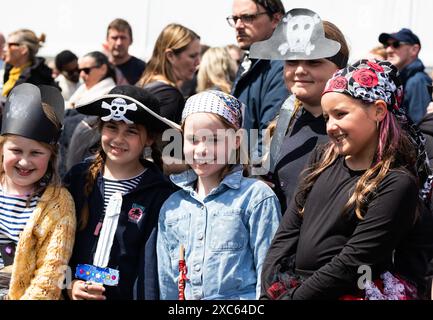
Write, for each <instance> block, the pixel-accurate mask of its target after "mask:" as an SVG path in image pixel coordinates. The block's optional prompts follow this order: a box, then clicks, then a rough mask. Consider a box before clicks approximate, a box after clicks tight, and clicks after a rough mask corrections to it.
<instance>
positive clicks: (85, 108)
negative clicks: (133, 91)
mask: <svg viewBox="0 0 433 320" xmlns="http://www.w3.org/2000/svg"><path fill="white" fill-rule="evenodd" d="M116 98H122V99H124V100H125V101H126V102H127V103H128V104H135V105H136V106H137V110H134V111H130V110H127V111H126V112H125V117H126V118H127V119H128V120H130V121H132V122H134V123H140V124H143V125H145V126H148V127H150V128H152V129H153V130H156V131H158V132H162V131H164V130H165V129H169V128H173V129H176V130H179V131H180V130H181V127H180V125H178V124H177V123H175V122H173V121H171V120H169V119H167V118H165V117H162V116H160V115H159V114H158V113H156V112H155V111H153V110H151V109H150V108H149V107H147V106H145V105H144V104H142V103H141V102H140V101H138V100H136V99H134V98H131V97H129V96H125V95H122V94H106V95H103V96H101V97H99V98H97V99H94V100H91V101H89V102H87V103H85V104H82V105H77V106H76V107H75V109H76V110H77V111H78V112H79V113H82V114H85V115H89V116H98V117H101V118H102V117H107V116H109V115H110V111H109V110H108V109H107V108H103V103H104V102H105V103H106V104H109V105H111V102H112V101H113V100H114V99H116ZM149 115H150V116H151V117H149Z"/></svg>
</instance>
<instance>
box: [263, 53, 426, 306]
mask: <svg viewBox="0 0 433 320" xmlns="http://www.w3.org/2000/svg"><path fill="white" fill-rule="evenodd" d="M402 92H403V90H402V86H401V84H400V80H399V78H398V72H397V69H396V68H395V67H394V66H393V65H392V64H390V63H389V62H385V61H369V60H360V61H357V62H355V63H354V64H353V65H349V66H348V67H346V68H344V69H342V70H340V71H338V72H336V73H335V74H334V76H333V77H332V78H331V79H330V80H329V81H328V82H327V85H326V88H325V91H324V93H323V97H322V107H323V112H324V116H325V119H326V122H327V125H326V130H327V133H328V135H329V137H330V142H329V143H328V144H327V145H326V146H324V147H319V148H317V149H316V150H315V151H314V152H313V156H312V159H311V161H310V163H309V166H308V169H307V170H306V171H305V174H304V175H303V179H302V182H301V183H300V185H299V186H298V190H297V193H296V196H295V199H294V200H295V201H293V202H292V203H291V206H290V208H289V210H288V211H287V212H286V214H285V215H284V217H283V220H282V223H281V225H280V228H279V230H278V232H277V234H276V236H275V238H274V240H273V243H272V245H271V248H270V249H269V251H268V255H267V257H266V261H265V264H264V267H263V273H262V283H263V286H262V295H263V297H264V298H268V299H269V298H270V299H296V300H305V299H337V298H343V299H353V298H356V299H372V300H373V299H374V300H377V299H392V300H398V299H401V300H405V299H417V298H420V297H422V296H423V294H425V293H426V283H425V281H424V277H425V275H426V270H427V267H428V262H429V261H430V259H431V258H432V256H433V235H432V233H431V230H433V222H432V221H433V218H432V212H431V211H430V209H429V208H427V207H426V206H427V205H428V204H429V202H430V193H431V182H432V177H433V176H432V174H431V171H430V168H429V165H428V160H427V157H426V153H425V149H424V144H423V138H422V136H421V134H420V133H419V131H418V129H417V128H416V127H415V126H414V125H413V124H412V123H411V121H410V119H409V118H408V117H406V114H405V112H404V110H403V109H402V108H401V101H402ZM347 295H350V296H347Z"/></svg>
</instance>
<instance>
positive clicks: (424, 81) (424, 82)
mask: <svg viewBox="0 0 433 320" xmlns="http://www.w3.org/2000/svg"><path fill="white" fill-rule="evenodd" d="M379 42H381V43H382V44H383V45H384V46H385V48H386V52H387V54H388V59H387V60H388V61H389V62H391V63H392V64H393V65H395V66H396V67H397V68H398V70H399V71H400V76H401V79H402V81H403V86H404V100H403V104H402V105H403V107H404V108H406V110H407V112H408V114H409V116H410V117H411V119H412V120H413V121H414V122H416V123H419V122H420V121H421V119H422V118H423V117H424V115H425V113H426V109H427V106H428V105H429V103H430V101H431V94H429V91H428V86H431V85H432V79H431V78H430V77H429V76H428V75H427V73H425V71H424V69H425V67H424V64H423V63H422V61H421V60H420V59H419V58H418V54H419V51H420V50H421V43H420V41H419V38H418V37H417V36H416V35H415V34H414V33H413V32H412V31H411V30H410V29H407V28H403V29H401V30H400V31H398V32H396V33H382V34H381V35H380V36H379Z"/></svg>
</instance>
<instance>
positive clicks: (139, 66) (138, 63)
mask: <svg viewBox="0 0 433 320" xmlns="http://www.w3.org/2000/svg"><path fill="white" fill-rule="evenodd" d="M116 68H118V69H119V70H120V71H121V72H122V74H123V76H124V77H125V78H126V80H128V82H129V84H131V85H135V84H136V83H137V82H138V80H140V77H141V75H142V74H143V71H144V69H145V68H146V62H144V61H143V60H140V59H138V58H136V57H134V56H131V58H130V59H129V60H128V61H126V62H125V63H123V64H119V65H117V66H116Z"/></svg>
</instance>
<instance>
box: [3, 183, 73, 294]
mask: <svg viewBox="0 0 433 320" xmlns="http://www.w3.org/2000/svg"><path fill="white" fill-rule="evenodd" d="M75 226H76V217H75V205H74V202H73V199H72V197H71V195H70V194H69V192H68V191H67V190H66V189H65V188H55V187H47V189H46V190H45V192H44V193H43V195H42V197H41V199H40V200H39V202H38V205H37V207H36V209H35V211H34V212H33V215H32V217H31V218H30V220H29V221H28V222H27V224H26V226H25V228H24V230H23V232H22V233H21V234H20V238H19V241H18V245H17V248H16V253H15V260H14V264H13V267H12V278H11V282H10V288H9V293H8V299H13V300H17V299H23V300H24V299H27V300H29V299H31V300H42V299H43V300H57V299H60V296H61V291H62V288H63V285H64V284H63V282H64V278H65V270H66V267H67V265H68V262H69V258H70V257H71V254H72V248H73V245H74V239H75Z"/></svg>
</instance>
